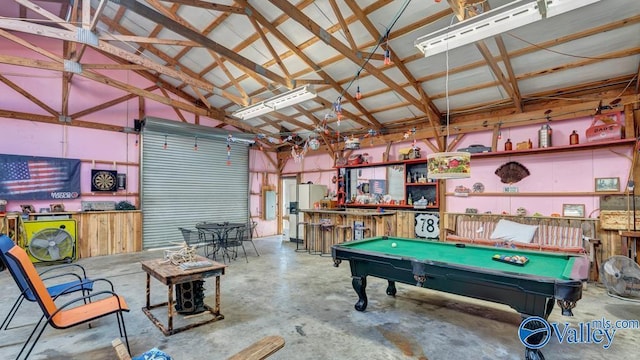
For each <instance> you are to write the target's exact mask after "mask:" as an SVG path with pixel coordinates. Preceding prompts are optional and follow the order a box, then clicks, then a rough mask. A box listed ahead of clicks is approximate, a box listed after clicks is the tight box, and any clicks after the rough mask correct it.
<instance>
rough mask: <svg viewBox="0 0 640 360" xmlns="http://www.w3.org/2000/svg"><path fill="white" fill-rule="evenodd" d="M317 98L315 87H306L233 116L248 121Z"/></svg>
mask: <svg viewBox="0 0 640 360" xmlns="http://www.w3.org/2000/svg"><path fill="white" fill-rule="evenodd" d="M316 96H318V94H316V92H315V91H314V90H313V86H311V85H305V86H302V87H299V88H296V89H293V90H291V91H287V92H285V93H282V94H279V95H276V96H274V97H272V98H269V99H267V100H265V101H261V102H259V103H257V104H253V105H249V106H246V107H243V108H242V109H240V110H237V111H235V112H233V113H232V114H231V115H233V116H235V117H237V118H240V119H242V120H247V119H251V118H254V117H257V116H260V115H264V114H267V113H270V112H272V111H274V110H280V109H283V108H286V107H287V106H292V105H296V104H300V103H301V102H304V101H307V100H309V99H313V98H314V97H316Z"/></svg>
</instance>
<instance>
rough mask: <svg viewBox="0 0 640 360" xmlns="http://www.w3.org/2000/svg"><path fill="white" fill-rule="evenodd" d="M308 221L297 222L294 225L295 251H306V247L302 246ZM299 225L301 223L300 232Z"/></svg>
mask: <svg viewBox="0 0 640 360" xmlns="http://www.w3.org/2000/svg"><path fill="white" fill-rule="evenodd" d="M308 224H309V223H308V222H306V221H303V222H299V223H298V225H296V227H297V230H298V231H296V234H297V236H296V252H304V251H307V249H305V248H304V239H305V238H306V237H307V225H308ZM300 225H302V232H300ZM300 234H304V238H303V239H302V244H303V245H302V248H300V239H299V238H300Z"/></svg>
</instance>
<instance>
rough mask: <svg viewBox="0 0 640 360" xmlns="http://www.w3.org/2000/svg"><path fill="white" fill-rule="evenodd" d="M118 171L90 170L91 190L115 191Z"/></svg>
mask: <svg viewBox="0 0 640 360" xmlns="http://www.w3.org/2000/svg"><path fill="white" fill-rule="evenodd" d="M117 177H118V172H117V171H115V170H95V169H92V170H91V191H92V192H95V191H110V192H114V191H116V189H117V187H118V180H117Z"/></svg>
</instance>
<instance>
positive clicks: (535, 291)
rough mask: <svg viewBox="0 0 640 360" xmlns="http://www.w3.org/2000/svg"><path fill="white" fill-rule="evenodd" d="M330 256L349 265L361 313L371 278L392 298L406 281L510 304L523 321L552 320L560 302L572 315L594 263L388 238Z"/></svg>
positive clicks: (576, 257) (337, 249)
mask: <svg viewBox="0 0 640 360" xmlns="http://www.w3.org/2000/svg"><path fill="white" fill-rule="evenodd" d="M394 243H395V246H393V244H394ZM331 253H332V256H333V261H334V266H338V265H339V264H340V263H341V261H342V260H348V261H349V265H350V267H351V275H352V284H353V288H354V290H355V291H356V293H357V294H358V301H357V302H356V304H355V308H356V310H358V311H364V310H365V309H366V308H367V294H366V291H365V288H366V286H367V276H369V275H371V276H375V277H378V278H383V279H386V280H387V281H388V286H387V291H386V292H387V295H392V296H393V295H395V294H396V286H395V282H401V283H405V284H411V285H415V286H419V287H425V288H429V289H434V290H439V291H444V292H448V293H452V294H457V295H463V296H469V297H473V298H477V299H482V300H487V301H493V302H497V303H501V304H506V305H509V306H510V307H512V308H513V309H515V310H516V311H518V312H519V313H520V314H521V316H522V317H523V319H525V318H527V317H529V316H540V317H542V318H544V319H547V317H548V316H549V314H550V313H551V310H552V309H553V305H554V302H555V301H554V300H557V303H558V305H559V306H560V307H561V309H562V315H567V316H572V315H573V313H572V311H571V309H573V308H574V307H575V305H576V302H577V301H578V300H579V299H580V298H581V297H582V281H583V280H586V278H587V276H588V270H589V259H588V258H587V257H586V256H584V255H581V254H561V253H548V252H540V251H527V250H521V249H511V248H498V247H490V246H478V245H469V244H455V243H449V242H440V241H428V240H422V239H405V238H398V237H387V236H383V237H373V238H368V239H363V240H357V241H350V242H345V243H341V244H338V245H334V246H333V247H332V248H331ZM495 255H505V256H513V255H521V256H522V255H523V256H526V257H527V258H528V262H527V263H526V264H524V265H515V264H512V263H506V262H501V261H496V260H494V259H493V257H494V256H495ZM530 350H531V349H527V355H526V356H529V357H527V359H529V358H532V359H534V358H544V357H543V356H542V354H540V353H539V351H537V350H532V351H531V352H532V353H531V354H529V351H530ZM538 355H539V357H538Z"/></svg>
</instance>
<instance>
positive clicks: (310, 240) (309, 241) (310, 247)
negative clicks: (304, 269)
mask: <svg viewBox="0 0 640 360" xmlns="http://www.w3.org/2000/svg"><path fill="white" fill-rule="evenodd" d="M321 227H322V223H319V222H310V223H309V224H307V234H306V235H307V236H305V241H306V245H307V251H308V252H309V254H312V255H318V254H321V253H322V250H320V251H318V248H319V246H318V245H319V244H318V242H319V241H318V240H320V233H319V232H320V230H321Z"/></svg>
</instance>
